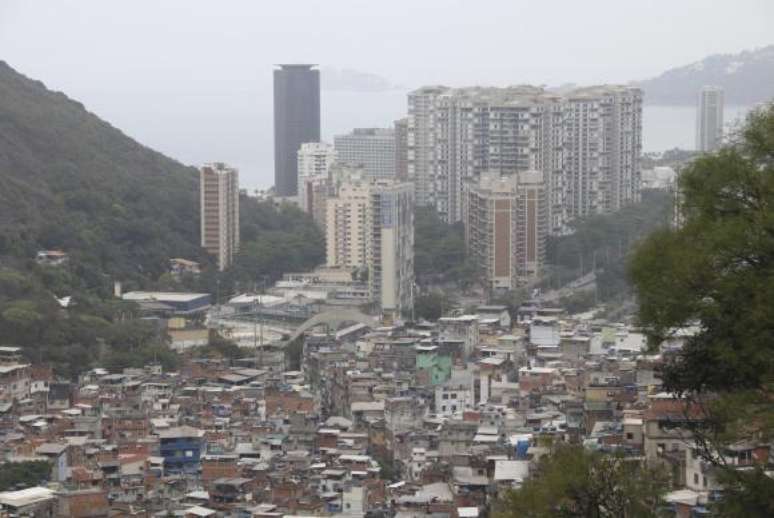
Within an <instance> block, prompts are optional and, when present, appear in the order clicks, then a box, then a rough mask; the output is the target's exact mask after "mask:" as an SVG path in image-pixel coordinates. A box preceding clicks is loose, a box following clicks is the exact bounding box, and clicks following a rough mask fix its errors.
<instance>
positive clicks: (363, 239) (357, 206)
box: [325, 178, 414, 316]
mask: <svg viewBox="0 0 774 518" xmlns="http://www.w3.org/2000/svg"><path fill="white" fill-rule="evenodd" d="M325 237H326V260H327V265H328V266H331V267H334V266H335V267H345V268H351V269H352V270H356V269H358V270H361V271H363V270H365V271H367V272H368V285H369V293H370V297H371V300H372V301H373V302H375V303H376V304H377V305H378V306H379V308H380V309H381V311H382V312H383V313H384V314H390V315H393V316H400V315H401V314H405V313H408V312H410V311H411V310H412V308H413V305H414V192H413V186H412V185H411V184H410V183H406V182H400V183H399V182H395V181H393V180H384V179H373V178H361V179H351V180H349V181H346V182H344V183H341V184H340V186H339V187H338V189H337V194H336V195H335V196H332V197H331V198H329V199H328V203H327V221H326V233H325Z"/></svg>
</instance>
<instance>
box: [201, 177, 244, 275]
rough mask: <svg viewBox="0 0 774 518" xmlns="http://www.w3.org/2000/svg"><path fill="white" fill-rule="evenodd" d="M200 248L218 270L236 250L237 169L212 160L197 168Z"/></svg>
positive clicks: (232, 258) (227, 263) (230, 260)
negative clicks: (212, 258)
mask: <svg viewBox="0 0 774 518" xmlns="http://www.w3.org/2000/svg"><path fill="white" fill-rule="evenodd" d="M199 193H200V207H201V237H202V248H204V249H205V250H207V252H209V253H210V254H212V255H214V256H215V258H216V259H217V262H218V269H220V270H221V271H222V270H224V269H226V268H228V267H229V266H230V265H231V263H232V262H233V260H234V255H235V254H236V253H237V252H238V251H239V172H238V171H237V170H236V169H234V168H232V167H228V166H227V165H226V164H223V163H220V162H215V163H212V164H205V165H204V166H202V167H201V168H200V169H199Z"/></svg>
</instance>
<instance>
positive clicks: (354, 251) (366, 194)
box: [325, 181, 371, 269]
mask: <svg viewBox="0 0 774 518" xmlns="http://www.w3.org/2000/svg"><path fill="white" fill-rule="evenodd" d="M369 187H370V184H369V182H367V181H362V182H353V183H346V184H343V185H342V186H341V188H340V189H339V190H338V194H337V195H336V196H334V197H331V198H328V201H327V212H326V222H325V257H326V262H327V265H328V266H338V267H344V268H353V269H354V268H363V267H365V266H366V259H367V254H366V248H367V243H366V240H367V238H368V235H369V233H368V232H367V228H366V225H367V218H368V211H369V210H370V204H371V198H370V190H369Z"/></svg>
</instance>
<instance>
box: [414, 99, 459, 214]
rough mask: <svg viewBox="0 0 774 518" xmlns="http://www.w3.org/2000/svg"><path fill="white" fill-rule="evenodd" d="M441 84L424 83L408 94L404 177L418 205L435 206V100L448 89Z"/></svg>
mask: <svg viewBox="0 0 774 518" xmlns="http://www.w3.org/2000/svg"><path fill="white" fill-rule="evenodd" d="M449 90H450V88H448V87H445V86H425V87H423V88H420V89H418V90H414V91H413V92H410V93H409V94H408V139H407V142H408V152H407V154H406V155H407V166H406V169H407V171H408V179H409V181H411V182H413V183H414V199H415V200H416V204H417V205H420V206H435V196H434V194H435V189H434V178H435V167H434V166H435V161H434V153H435V149H434V146H435V129H436V128H435V123H434V117H433V115H434V113H435V100H436V99H437V98H438V96H439V95H441V94H443V93H445V92H448V91H449Z"/></svg>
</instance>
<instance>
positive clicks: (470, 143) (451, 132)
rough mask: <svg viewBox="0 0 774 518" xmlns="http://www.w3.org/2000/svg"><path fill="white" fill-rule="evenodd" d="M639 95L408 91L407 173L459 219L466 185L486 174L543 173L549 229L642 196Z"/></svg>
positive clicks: (426, 199) (424, 195) (429, 200)
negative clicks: (640, 192)
mask: <svg viewBox="0 0 774 518" xmlns="http://www.w3.org/2000/svg"><path fill="white" fill-rule="evenodd" d="M641 113H642V93H641V91H640V90H638V89H636V88H630V87H624V86H600V87H590V88H581V89H576V90H572V91H570V92H566V93H561V94H559V93H552V92H548V91H546V90H544V89H543V88H539V87H533V86H515V87H508V88H482V87H475V88H460V89H451V88H446V87H436V86H434V87H426V88H421V89H419V90H416V91H414V92H412V93H410V94H409V117H408V146H407V147H408V150H407V171H408V177H409V179H410V180H413V181H414V182H415V183H416V184H417V202H418V203H422V204H425V205H432V206H434V207H435V208H436V210H437V211H438V213H439V214H440V215H441V217H442V218H443V219H444V220H445V221H447V222H449V223H453V222H455V221H460V220H461V219H462V201H461V200H462V186H463V184H464V182H465V181H466V180H467V179H469V178H474V177H476V176H478V175H479V174H480V173H482V172H484V171H491V172H498V173H500V174H502V175H512V174H515V173H517V172H522V171H529V170H540V171H542V172H543V175H544V177H545V178H544V179H545V186H546V189H547V199H548V201H547V209H548V218H549V226H550V229H551V231H552V232H554V233H561V232H562V231H563V230H564V229H566V224H567V222H568V221H569V220H571V219H573V218H576V217H581V216H585V215H588V214H594V213H599V212H610V211H615V210H617V209H618V208H620V207H621V206H623V205H625V204H627V203H630V202H633V201H637V200H638V199H639V155H640V150H641V128H642V120H641Z"/></svg>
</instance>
